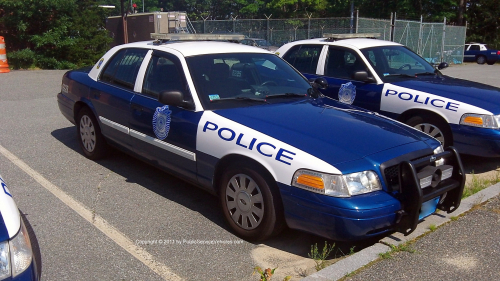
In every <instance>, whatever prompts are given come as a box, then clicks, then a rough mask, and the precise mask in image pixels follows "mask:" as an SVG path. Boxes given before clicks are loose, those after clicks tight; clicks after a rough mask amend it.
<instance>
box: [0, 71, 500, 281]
mask: <svg viewBox="0 0 500 281" xmlns="http://www.w3.org/2000/svg"><path fill="white" fill-rule="evenodd" d="M64 72H65V71H48V70H37V71H11V72H10V73H7V74H0V111H1V114H0V124H2V125H1V132H0V174H2V176H3V178H4V179H5V180H6V181H7V184H8V186H9V188H10V190H11V192H12V194H13V196H14V199H15V200H16V202H17V205H18V207H19V208H20V210H21V213H23V214H24V216H25V217H26V218H27V220H28V221H29V224H30V225H31V227H32V228H33V230H34V232H35V234H36V238H37V239H36V241H34V242H35V244H36V245H38V246H37V247H35V248H36V249H38V250H37V251H38V252H39V255H40V256H41V265H42V266H41V268H42V278H43V279H44V280H162V279H165V280H180V279H186V280H219V279H223V280H258V279H259V278H258V277H257V276H251V274H252V271H253V268H254V267H255V266H260V267H263V268H264V267H266V268H267V267H272V268H274V267H278V269H277V273H279V274H278V275H279V276H276V280H279V279H280V278H279V277H280V276H284V275H292V276H293V277H294V279H299V278H300V277H301V276H304V275H306V274H310V273H312V272H314V269H313V267H314V262H313V261H312V260H311V259H309V258H308V255H307V254H308V253H309V251H310V247H311V244H314V243H321V244H320V245H322V243H323V242H321V241H323V240H321V239H320V238H317V237H315V236H313V235H309V234H304V233H301V232H297V231H292V230H285V231H284V233H282V234H281V235H280V236H278V237H276V238H274V239H272V240H270V241H266V242H264V243H263V244H253V243H249V242H247V241H244V240H241V239H240V238H238V237H236V236H234V235H233V234H232V233H231V232H229V230H228V227H227V226H226V225H225V223H224V220H223V218H222V214H221V212H220V207H219V205H218V200H217V198H216V197H213V196H212V195H210V194H208V193H206V192H204V191H202V190H200V189H198V188H196V187H194V186H192V185H190V184H188V183H185V182H183V181H181V180H179V179H177V178H175V177H172V176H170V175H168V174H166V173H164V172H162V171H160V170H158V169H156V168H154V167H152V166H149V165H147V164H144V163H143V162H140V161H138V160H136V159H134V158H133V157H130V156H128V155H126V154H124V153H121V152H119V151H114V152H113V153H112V154H111V155H110V157H108V158H106V159H104V160H100V161H97V162H94V161H91V160H89V159H87V158H85V157H84V156H83V155H82V154H81V151H80V147H79V146H78V142H77V138H76V128H75V126H74V125H73V124H71V123H69V122H68V121H67V120H66V119H65V118H64V117H63V116H62V115H61V113H60V112H59V109H58V107H57V101H56V94H57V92H58V91H60V83H61V77H62V75H63V74H64ZM443 72H444V73H445V74H447V75H451V76H454V77H460V78H466V79H470V80H475V81H479V82H482V83H486V84H489V85H493V86H497V87H500V81H499V80H498V73H499V72H500V64H495V65H493V66H488V65H477V64H473V63H471V64H466V65H458V66H452V67H450V68H448V69H445V70H444V71H443ZM463 160H464V164H465V167H466V170H467V172H468V173H472V172H474V174H479V175H482V176H485V177H486V176H489V175H490V174H491V173H492V171H494V170H495V169H496V168H497V167H498V165H500V160H499V159H488V158H479V157H469V156H465V157H463ZM337 246H338V247H340V249H342V248H343V247H342V246H345V245H340V243H337ZM350 246H351V245H349V247H350ZM362 246H364V245H361V244H360V245H359V246H358V247H357V248H356V249H359V248H360V247H362ZM349 247H347V249H349ZM344 248H345V247H344ZM342 252H345V250H343V251H340V250H339V251H337V252H336V253H337V255H341V254H342Z"/></svg>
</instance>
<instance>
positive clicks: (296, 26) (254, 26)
mask: <svg viewBox="0 0 500 281" xmlns="http://www.w3.org/2000/svg"><path fill="white" fill-rule="evenodd" d="M391 22H394V24H391ZM191 23H192V25H193V27H194V29H195V30H196V32H197V33H215V34H225V33H238V34H243V35H245V36H247V37H249V38H262V39H266V40H267V41H268V42H269V43H270V44H271V45H273V46H277V47H279V46H281V45H283V44H285V43H288V42H292V41H296V40H302V39H308V38H321V37H323V34H324V33H380V37H379V39H382V40H387V41H394V42H397V43H401V44H403V45H406V46H408V47H409V48H410V49H412V50H413V51H414V52H416V53H418V54H419V55H421V56H422V57H424V58H425V59H426V60H428V61H429V62H431V63H438V62H442V61H446V62H448V63H454V64H459V63H462V61H463V49H464V44H465V31H466V27H464V26H450V25H446V23H445V21H444V22H442V23H424V22H422V21H406V20H398V19H394V20H392V19H370V18H360V17H356V18H354V19H351V18H350V17H341V18H294V19H255V20H251V19H232V20H202V21H192V22H191Z"/></svg>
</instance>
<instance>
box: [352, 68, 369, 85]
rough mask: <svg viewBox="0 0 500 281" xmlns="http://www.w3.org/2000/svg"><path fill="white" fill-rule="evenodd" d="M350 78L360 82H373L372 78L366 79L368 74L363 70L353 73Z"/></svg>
mask: <svg viewBox="0 0 500 281" xmlns="http://www.w3.org/2000/svg"><path fill="white" fill-rule="evenodd" d="M352 78H353V79H354V80H356V81H361V82H375V79H373V77H368V72H366V71H364V70H360V71H356V72H354V74H353V77H352Z"/></svg>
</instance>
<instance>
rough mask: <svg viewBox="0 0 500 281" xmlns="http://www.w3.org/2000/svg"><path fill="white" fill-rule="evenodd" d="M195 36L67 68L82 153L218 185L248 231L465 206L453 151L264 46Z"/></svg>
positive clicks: (414, 216) (233, 223)
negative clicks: (113, 150) (323, 89)
mask: <svg viewBox="0 0 500 281" xmlns="http://www.w3.org/2000/svg"><path fill="white" fill-rule="evenodd" d="M191 36H193V35H189V34H184V35H183V34H173V35H165V34H163V35H161V34H157V35H154V37H155V38H164V39H158V40H156V41H154V42H137V43H131V44H125V45H120V46H117V47H114V48H113V49H111V50H110V51H109V52H108V53H106V54H105V55H104V56H103V57H102V58H101V59H100V60H99V62H98V63H97V64H96V65H95V66H94V67H93V68H92V69H90V70H88V69H87V70H75V71H69V72H67V73H66V74H65V75H64V77H63V79H62V87H61V92H60V93H59V94H58V96H57V99H58V104H59V108H60V110H61V112H62V114H63V115H64V116H65V117H66V118H67V119H68V120H69V121H71V122H72V123H74V124H76V126H77V132H78V139H79V142H80V144H81V147H82V149H83V153H84V154H85V156H87V157H88V158H90V159H97V158H100V157H103V156H104V155H105V154H106V151H107V145H113V146H116V147H118V148H120V149H122V150H124V151H127V152H129V153H131V154H132V155H134V156H136V157H138V158H140V159H142V160H144V161H146V162H148V163H151V164H152V165H154V166H156V167H159V168H162V169H164V170H166V171H168V172H170V173H172V174H174V175H177V176H179V177H181V178H183V179H185V180H187V181H189V182H191V183H193V184H195V185H197V186H199V187H201V188H204V189H206V190H208V191H209V192H211V193H213V194H214V195H218V196H219V199H220V201H221V205H222V209H223V213H224V217H225V219H226V221H227V222H228V224H229V225H230V227H231V228H232V229H233V230H234V232H236V233H237V234H238V235H239V236H241V237H243V238H245V239H251V240H259V239H265V238H268V237H270V236H271V235H273V234H275V233H278V232H279V231H280V230H281V229H282V228H283V227H284V226H286V225H287V226H289V227H291V228H294V229H300V230H303V231H307V232H311V233H314V234H316V235H321V236H324V237H329V238H332V239H337V240H356V239H358V240H359V239H365V238H367V237H370V236H375V235H379V234H383V233H389V232H391V231H401V232H403V233H405V234H408V233H410V232H411V231H413V230H414V229H415V227H416V225H417V223H418V222H419V221H420V220H421V219H422V218H424V217H426V216H428V215H430V214H432V213H433V212H435V210H436V207H437V208H439V209H442V210H446V211H448V212H451V211H453V210H455V209H456V208H457V207H458V205H459V204H460V198H461V194H462V191H463V186H464V173H463V170H462V166H461V162H460V158H459V156H458V154H457V153H456V151H455V150H454V149H453V148H449V149H447V150H446V151H443V149H442V147H441V145H440V143H439V142H438V141H437V140H435V139H433V138H431V137H429V136H428V135H425V134H423V133H421V132H419V131H417V130H415V129H413V128H411V127H408V126H406V125H403V124H400V123H398V122H395V121H392V120H390V119H389V118H386V117H382V116H379V115H377V114H373V113H371V112H368V111H366V110H362V109H358V108H355V107H352V106H349V105H346V104H343V103H339V102H337V101H334V100H332V99H330V98H325V97H324V96H322V95H321V94H320V93H319V92H318V91H317V89H316V88H315V87H318V86H319V85H323V86H324V81H323V80H321V79H320V80H318V81H316V83H314V84H313V86H314V87H312V86H311V84H310V83H309V82H308V81H307V80H306V79H305V78H304V77H303V76H302V75H300V73H298V72H297V71H296V70H295V69H293V68H292V67H290V66H289V65H288V64H287V63H286V62H285V61H283V60H282V59H281V58H279V57H278V56H276V55H274V54H272V53H270V52H268V51H265V50H262V49H259V48H255V47H250V46H245V45H242V44H234V43H229V42H207V41H201V42H200V41H189V40H187V39H190V38H191ZM201 36H204V37H202V38H204V39H208V38H209V35H201ZM193 37H194V36H193ZM172 38H177V39H180V40H179V41H175V40H171V39H172ZM195 38H198V39H199V37H195ZM238 38H239V37H238V36H235V37H234V38H233V37H231V36H228V37H226V36H222V35H217V37H216V39H238ZM166 211H168V210H166Z"/></svg>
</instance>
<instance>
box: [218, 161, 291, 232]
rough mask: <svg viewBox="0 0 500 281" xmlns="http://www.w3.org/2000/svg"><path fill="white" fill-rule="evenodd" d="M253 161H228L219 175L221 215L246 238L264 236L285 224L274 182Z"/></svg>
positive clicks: (277, 230) (235, 230) (278, 229)
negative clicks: (228, 164)
mask: <svg viewBox="0 0 500 281" xmlns="http://www.w3.org/2000/svg"><path fill="white" fill-rule="evenodd" d="M266 174H267V172H266V171H264V170H263V169H261V168H259V167H257V166H256V165H250V166H247V165H243V164H241V163H237V164H235V165H231V166H230V167H229V168H228V169H227V170H226V171H225V172H224V174H223V175H222V178H221V181H220V183H221V185H220V201H221V205H222V210H223V213H224V218H225V219H226V222H227V223H228V224H229V225H230V226H231V228H232V229H233V230H234V232H235V233H236V234H237V235H238V236H240V237H242V238H244V239H247V240H253V241H258V240H264V239H267V238H269V237H271V236H273V235H274V234H277V233H278V232H279V231H280V230H281V229H282V228H283V226H284V219H283V215H282V210H283V208H282V203H281V199H280V196H279V191H278V190H277V187H276V184H275V183H274V181H273V180H272V178H271V177H270V176H266Z"/></svg>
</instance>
